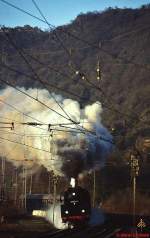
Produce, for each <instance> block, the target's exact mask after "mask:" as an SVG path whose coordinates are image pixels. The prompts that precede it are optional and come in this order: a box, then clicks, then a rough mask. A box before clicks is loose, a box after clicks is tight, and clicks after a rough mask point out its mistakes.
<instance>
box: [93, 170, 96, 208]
mask: <svg viewBox="0 0 150 238" xmlns="http://www.w3.org/2000/svg"><path fill="white" fill-rule="evenodd" d="M95 196H96V172H95V170H94V171H93V207H95Z"/></svg>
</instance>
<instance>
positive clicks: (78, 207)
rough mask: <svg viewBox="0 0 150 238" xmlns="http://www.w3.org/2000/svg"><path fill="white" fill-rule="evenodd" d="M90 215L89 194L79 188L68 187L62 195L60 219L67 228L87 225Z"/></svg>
mask: <svg viewBox="0 0 150 238" xmlns="http://www.w3.org/2000/svg"><path fill="white" fill-rule="evenodd" d="M90 215H91V202H90V195H89V192H88V191H87V190H85V189H83V188H81V187H80V186H75V187H69V188H68V190H67V191H65V193H64V200H63V204H62V205H61V218H62V221H63V223H68V226H73V227H75V226H80V225H81V224H82V225H86V224H88V221H89V219H90Z"/></svg>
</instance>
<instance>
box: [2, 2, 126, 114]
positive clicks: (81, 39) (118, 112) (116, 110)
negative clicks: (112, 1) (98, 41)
mask: <svg viewBox="0 0 150 238" xmlns="http://www.w3.org/2000/svg"><path fill="white" fill-rule="evenodd" d="M4 2H6V1H4ZM81 40H82V39H81ZM107 53H108V52H107ZM116 112H117V109H116ZM118 113H119V111H118ZM128 116H129V115H128Z"/></svg>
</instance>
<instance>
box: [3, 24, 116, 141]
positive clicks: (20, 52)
mask: <svg viewBox="0 0 150 238" xmlns="http://www.w3.org/2000/svg"><path fill="white" fill-rule="evenodd" d="M3 32H4V33H5V35H6V36H7V38H8V40H9V41H10V42H11V44H12V45H13V47H14V48H15V49H16V50H17V51H18V52H19V54H20V55H21V57H22V58H23V59H24V60H25V62H26V63H27V64H28V65H29V67H30V69H31V71H33V72H34V70H33V68H32V66H31V65H30V63H29V62H28V61H27V59H26V58H25V56H24V55H23V54H22V51H20V50H19V49H18V47H17V46H16V45H15V43H14V42H13V41H12V39H11V38H10V36H9V35H8V34H7V33H6V32H5V30H4V29H3ZM34 74H35V76H36V78H37V79H38V80H40V79H39V77H38V75H37V74H36V72H34ZM4 83H6V81H4ZM7 83H8V82H7ZM14 88H17V87H14ZM17 89H18V88H17ZM18 91H20V92H23V91H22V90H20V89H19V90H18ZM24 94H25V95H26V96H30V98H32V99H35V98H33V97H32V96H31V95H29V94H27V93H25V92H24ZM35 100H36V101H38V102H40V103H41V104H42V105H44V106H47V105H46V104H45V103H43V102H41V101H40V100H38V99H37V98H36V99H35ZM55 102H56V103H57V104H58V106H59V107H60V108H62V106H61V105H60V104H59V103H58V102H57V100H56V99H55ZM47 107H48V106H47ZM48 108H49V109H50V110H52V111H53V112H56V113H57V114H58V115H61V116H62V117H64V118H65V119H67V120H69V121H71V122H74V121H73V120H72V119H71V118H70V116H69V115H68V113H66V111H65V110H64V109H63V108H62V110H63V112H64V113H65V114H66V115H67V116H68V118H66V117H65V116H63V115H62V114H60V113H58V112H57V111H55V110H54V109H52V108H50V107H48ZM74 124H75V125H76V126H77V123H76V122H74ZM81 128H82V129H84V130H86V131H87V132H88V133H91V134H95V133H93V131H89V130H87V129H86V128H84V127H83V126H81ZM78 129H79V127H78ZM79 130H80V131H81V133H83V131H82V130H81V129H79ZM99 139H102V140H103V137H99ZM104 140H105V141H107V142H108V141H109V142H110V143H112V141H110V140H107V139H105V138H104Z"/></svg>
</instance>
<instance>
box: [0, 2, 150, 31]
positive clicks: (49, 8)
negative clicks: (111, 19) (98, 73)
mask: <svg viewBox="0 0 150 238" xmlns="http://www.w3.org/2000/svg"><path fill="white" fill-rule="evenodd" d="M6 1H9V2H10V3H12V4H14V5H16V6H18V7H20V8H23V9H24V10H26V11H30V12H31V13H32V14H33V15H36V16H39V17H41V16H40V15H39V13H38V11H37V9H36V8H35V6H34V5H33V3H32V0H6ZM35 1H36V3H37V4H38V6H39V7H40V9H41V10H42V12H43V13H44V15H45V17H46V18H47V20H48V21H49V22H50V23H51V24H52V25H55V26H58V25H63V24H67V23H70V22H71V21H72V20H73V19H75V17H76V16H77V15H78V14H80V13H81V12H83V13H86V12H88V11H102V10H104V9H105V8H107V7H115V6H117V7H120V8H123V7H131V8H137V7H139V6H141V5H143V4H148V3H150V1H147V0H35ZM0 24H1V25H5V26H11V27H14V26H24V25H31V26H38V27H40V28H42V29H47V28H48V27H47V25H46V24H44V23H41V22H39V21H38V20H36V19H33V18H32V17H30V16H27V15H25V14H23V13H21V12H19V11H18V10H16V9H13V8H12V7H10V6H8V5H6V4H5V3H3V2H1V1H0Z"/></svg>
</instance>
